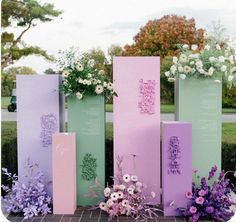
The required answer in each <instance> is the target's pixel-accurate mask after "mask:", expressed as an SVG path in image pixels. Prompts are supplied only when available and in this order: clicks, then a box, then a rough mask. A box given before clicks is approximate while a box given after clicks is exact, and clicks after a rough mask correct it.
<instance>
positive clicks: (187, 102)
mask: <svg viewBox="0 0 236 222" xmlns="http://www.w3.org/2000/svg"><path fill="white" fill-rule="evenodd" d="M175 106H176V113H175V114H176V116H175V118H176V120H178V121H188V122H191V123H192V128H193V152H192V158H193V168H196V169H197V170H198V171H199V172H198V173H199V174H200V175H201V176H205V177H207V176H208V172H209V170H210V168H211V167H212V166H213V165H217V166H218V169H221V124H222V120H221V112H222V109H221V106H222V84H221V83H217V82H215V81H214V80H212V79H196V78H186V79H185V80H181V79H179V80H177V81H176V87H175Z"/></svg>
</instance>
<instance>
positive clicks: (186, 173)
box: [162, 122, 192, 216]
mask: <svg viewBox="0 0 236 222" xmlns="http://www.w3.org/2000/svg"><path fill="white" fill-rule="evenodd" d="M162 191H163V192H162V204H163V209H164V215H165V216H177V215H179V213H178V211H177V210H176V208H178V207H186V205H187V202H188V199H187V198H186V196H185V193H186V192H188V191H192V124H191V123H187V122H163V123H162Z"/></svg>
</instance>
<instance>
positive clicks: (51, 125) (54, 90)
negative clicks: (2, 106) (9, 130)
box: [16, 75, 64, 194]
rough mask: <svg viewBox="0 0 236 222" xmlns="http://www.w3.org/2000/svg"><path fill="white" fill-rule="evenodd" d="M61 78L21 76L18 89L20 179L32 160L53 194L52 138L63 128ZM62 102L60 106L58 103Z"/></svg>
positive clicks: (17, 82) (18, 77)
mask: <svg viewBox="0 0 236 222" xmlns="http://www.w3.org/2000/svg"><path fill="white" fill-rule="evenodd" d="M60 82H61V77H60V76H59V75H19V76H17V78H16V85H17V86H16V87H17V146H18V148H17V149H18V150H17V155H18V175H19V177H20V179H23V178H22V177H23V176H24V175H25V174H27V171H26V168H25V166H26V164H27V160H28V159H29V160H30V162H32V163H37V164H38V165H39V169H40V170H42V171H43V172H44V174H45V181H46V182H47V185H48V186H47V189H48V191H49V193H50V194H52V185H51V182H52V164H51V158H52V135H53V134H54V133H56V132H59V131H60V129H63V128H64V126H63V125H64V124H63V105H64V104H63V98H62V96H61V95H60V93H59V84H60ZM59 101H60V102H59Z"/></svg>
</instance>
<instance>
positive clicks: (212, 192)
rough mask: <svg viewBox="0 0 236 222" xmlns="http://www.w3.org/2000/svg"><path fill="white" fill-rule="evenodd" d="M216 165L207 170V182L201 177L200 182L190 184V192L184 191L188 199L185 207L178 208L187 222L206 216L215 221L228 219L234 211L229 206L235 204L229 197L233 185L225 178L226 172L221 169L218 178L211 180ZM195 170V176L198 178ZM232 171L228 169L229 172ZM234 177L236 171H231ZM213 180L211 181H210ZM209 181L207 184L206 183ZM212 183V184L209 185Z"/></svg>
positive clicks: (193, 221) (222, 221)
mask: <svg viewBox="0 0 236 222" xmlns="http://www.w3.org/2000/svg"><path fill="white" fill-rule="evenodd" d="M216 171H217V167H216V166H213V167H212V168H211V170H210V172H209V177H208V182H207V180H206V178H204V177H203V178H201V180H200V184H199V185H197V182H195V183H193V185H192V192H191V191H189V192H187V193H186V198H188V199H189V204H188V206H187V208H179V210H180V212H181V213H182V215H183V216H187V217H189V222H197V221H198V220H199V219H200V218H201V217H207V218H210V219H214V220H216V221H220V222H224V221H228V220H229V219H230V218H231V217H232V216H233V215H234V212H233V211H232V210H230V206H232V205H234V206H236V201H235V200H233V198H232V197H231V192H233V187H232V186H231V185H230V181H229V179H226V178H225V175H226V173H225V172H224V171H221V172H220V174H219V177H218V180H216V181H211V180H213V178H214V176H215V173H216ZM194 172H195V178H199V177H198V176H197V175H196V173H197V170H195V171H194ZM230 172H233V171H228V172H227V173H230ZM233 173H234V176H235V177H236V171H235V172H233ZM212 182H213V183H212ZM208 183H209V184H208ZM210 184H212V185H210Z"/></svg>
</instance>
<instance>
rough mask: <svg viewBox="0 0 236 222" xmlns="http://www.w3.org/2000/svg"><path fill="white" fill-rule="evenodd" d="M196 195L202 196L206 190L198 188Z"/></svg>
mask: <svg viewBox="0 0 236 222" xmlns="http://www.w3.org/2000/svg"><path fill="white" fill-rule="evenodd" d="M198 195H199V196H202V197H203V196H205V195H206V191H205V190H200V191H199V192H198Z"/></svg>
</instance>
